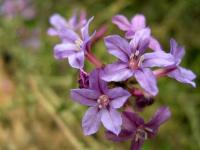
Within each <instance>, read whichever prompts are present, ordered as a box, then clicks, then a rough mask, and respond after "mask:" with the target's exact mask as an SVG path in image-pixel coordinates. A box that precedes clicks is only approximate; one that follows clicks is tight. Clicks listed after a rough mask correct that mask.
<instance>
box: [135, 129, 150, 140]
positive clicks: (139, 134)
mask: <svg viewBox="0 0 200 150" xmlns="http://www.w3.org/2000/svg"><path fill="white" fill-rule="evenodd" d="M149 132H151V133H153V130H152V129H151V128H148V127H145V128H144V127H139V128H138V129H137V131H136V134H135V141H136V142H137V141H138V140H146V139H147V138H148V133H149Z"/></svg>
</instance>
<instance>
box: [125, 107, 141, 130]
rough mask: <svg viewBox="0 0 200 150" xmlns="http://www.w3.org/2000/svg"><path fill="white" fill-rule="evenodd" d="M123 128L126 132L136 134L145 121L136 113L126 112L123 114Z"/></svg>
mask: <svg viewBox="0 0 200 150" xmlns="http://www.w3.org/2000/svg"><path fill="white" fill-rule="evenodd" d="M122 120H123V127H124V128H125V129H126V130H129V131H132V132H133V133H134V132H136V130H137V128H138V127H139V126H141V125H144V120H143V119H142V118H141V117H140V116H139V115H138V114H137V113H134V112H128V111H124V112H123V114H122Z"/></svg>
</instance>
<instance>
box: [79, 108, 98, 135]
mask: <svg viewBox="0 0 200 150" xmlns="http://www.w3.org/2000/svg"><path fill="white" fill-rule="evenodd" d="M100 124H101V113H100V112H99V110H98V108H97V107H90V108H89V109H88V110H87V111H86V113H85V115H84V117H83V120H82V128H83V132H84V134H85V135H91V134H94V133H96V132H97V131H98V129H99V127H100Z"/></svg>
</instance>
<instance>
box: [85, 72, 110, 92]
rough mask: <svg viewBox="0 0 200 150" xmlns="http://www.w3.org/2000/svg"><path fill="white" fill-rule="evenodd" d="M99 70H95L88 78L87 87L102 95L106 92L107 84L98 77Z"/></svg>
mask: <svg viewBox="0 0 200 150" xmlns="http://www.w3.org/2000/svg"><path fill="white" fill-rule="evenodd" d="M100 72H101V70H100V69H95V70H94V71H92V72H91V73H90V76H89V87H90V88H91V89H94V90H96V91H97V92H99V93H101V94H104V93H106V92H107V90H108V88H107V83H106V82H105V81H104V80H102V79H101V77H100Z"/></svg>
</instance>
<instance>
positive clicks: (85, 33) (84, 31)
mask: <svg viewBox="0 0 200 150" xmlns="http://www.w3.org/2000/svg"><path fill="white" fill-rule="evenodd" d="M93 19H94V17H91V18H90V19H89V20H88V22H87V23H86V25H85V26H84V27H83V28H82V29H81V34H82V38H83V40H87V39H89V38H90V35H89V25H90V22H91V21H92V20H93Z"/></svg>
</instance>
